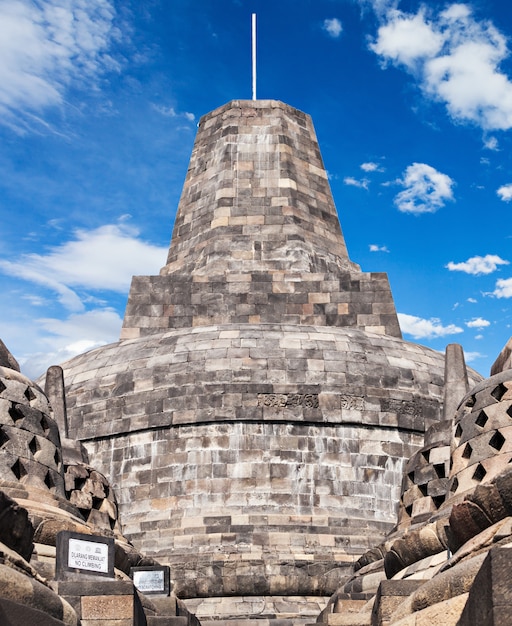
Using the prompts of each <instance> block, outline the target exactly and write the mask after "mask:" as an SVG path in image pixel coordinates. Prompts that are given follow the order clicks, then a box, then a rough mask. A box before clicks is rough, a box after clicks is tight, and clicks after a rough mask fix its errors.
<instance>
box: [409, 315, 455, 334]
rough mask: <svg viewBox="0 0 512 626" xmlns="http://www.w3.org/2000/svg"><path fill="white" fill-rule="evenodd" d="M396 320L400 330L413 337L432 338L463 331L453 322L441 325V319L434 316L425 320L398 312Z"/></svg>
mask: <svg viewBox="0 0 512 626" xmlns="http://www.w3.org/2000/svg"><path fill="white" fill-rule="evenodd" d="M398 322H399V323H400V328H401V329H402V332H403V333H405V334H406V335H411V336H412V337H413V338H414V339H433V338H435V337H445V336H447V335H456V334H458V333H462V332H464V331H463V329H462V328H459V327H458V326H455V324H448V326H443V325H442V324H441V320H439V319H438V318H436V317H432V318H430V319H428V320H427V319H423V318H421V317H416V316H414V315H407V314H405V313H398Z"/></svg>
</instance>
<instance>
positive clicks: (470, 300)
mask: <svg viewBox="0 0 512 626" xmlns="http://www.w3.org/2000/svg"><path fill="white" fill-rule="evenodd" d="M467 301H468V302H470V303H471V304H476V303H477V300H475V298H468V300H467Z"/></svg>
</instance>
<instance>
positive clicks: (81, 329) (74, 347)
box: [18, 308, 122, 379]
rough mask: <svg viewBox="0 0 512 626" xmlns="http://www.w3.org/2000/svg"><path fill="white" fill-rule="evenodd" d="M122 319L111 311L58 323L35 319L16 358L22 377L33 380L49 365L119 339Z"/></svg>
mask: <svg viewBox="0 0 512 626" xmlns="http://www.w3.org/2000/svg"><path fill="white" fill-rule="evenodd" d="M121 326H122V319H121V318H120V317H119V315H118V314H117V313H116V312H115V311H114V310H113V309H109V308H106V309H95V310H92V311H87V312H85V313H80V314H73V315H70V316H69V317H68V318H67V319H64V320H59V319H52V318H44V319H38V320H35V328H32V329H31V330H32V332H35V333H36V335H35V336H34V338H33V343H32V345H30V347H28V346H27V348H28V349H27V350H26V351H25V352H24V353H23V354H22V355H18V360H19V363H20V366H21V369H22V370H23V372H24V374H25V375H26V376H28V377H29V378H32V379H35V378H37V377H38V376H40V375H41V374H42V373H44V372H45V371H46V370H47V369H48V367H50V365H56V364H59V363H63V362H64V361H66V360H68V359H71V358H72V357H74V356H76V355H77V354H82V353H83V352H86V351H88V350H92V349H93V348H97V347H99V346H102V345H105V344H107V343H112V342H114V341H117V340H118V339H119V333H120V331H121Z"/></svg>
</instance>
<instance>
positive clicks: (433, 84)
mask: <svg viewBox="0 0 512 626" xmlns="http://www.w3.org/2000/svg"><path fill="white" fill-rule="evenodd" d="M377 4H384V5H385V3H377ZM375 9H376V13H377V15H378V16H379V18H380V19H381V26H380V28H379V29H378V32H377V36H376V39H375V41H374V42H373V43H372V44H371V45H370V48H371V49H372V50H373V51H374V52H375V53H376V54H378V55H379V56H380V57H381V59H382V60H383V62H384V63H388V62H390V63H393V64H395V65H398V66H402V67H404V68H405V69H406V70H407V71H408V72H409V73H411V74H412V75H413V76H414V78H415V79H416V80H417V82H418V85H419V86H420V88H421V89H422V90H423V92H424V94H425V95H426V96H427V97H430V98H432V99H434V100H437V101H440V102H443V103H444V104H445V106H446V108H447V110H448V113H449V115H450V116H451V117H452V118H453V119H454V120H456V121H462V122H471V123H475V124H477V125H479V126H481V127H482V128H483V129H485V130H506V129H508V128H511V127H512V82H511V81H510V80H509V78H508V77H507V76H506V75H505V74H504V73H503V72H502V71H501V70H500V66H501V64H502V63H503V61H504V60H505V59H507V57H508V56H509V51H508V49H507V42H506V38H505V36H504V35H503V34H501V33H500V32H499V31H498V29H497V28H496V27H495V26H494V25H493V24H492V23H491V22H490V21H485V20H480V21H478V20H477V19H476V18H475V17H474V16H473V13H472V11H471V9H470V7H469V6H468V5H466V4H461V3H455V4H452V5H451V6H449V7H448V8H447V9H446V10H444V11H442V12H440V13H435V12H434V9H432V8H430V9H428V8H427V7H426V6H425V5H423V6H422V8H421V9H420V10H419V11H418V12H417V13H416V14H411V13H406V12H403V11H400V10H397V9H396V8H394V6H393V5H391V6H390V7H388V8H387V11H385V12H383V10H382V6H377V7H375Z"/></svg>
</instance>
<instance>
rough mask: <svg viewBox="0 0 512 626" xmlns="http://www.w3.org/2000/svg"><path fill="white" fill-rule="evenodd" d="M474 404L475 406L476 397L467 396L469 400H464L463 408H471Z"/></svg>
mask: <svg viewBox="0 0 512 626" xmlns="http://www.w3.org/2000/svg"><path fill="white" fill-rule="evenodd" d="M475 404H476V396H474V395H473V396H469V398H468V399H467V400H466V402H465V405H464V406H467V407H469V408H471V407H473V406H475Z"/></svg>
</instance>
